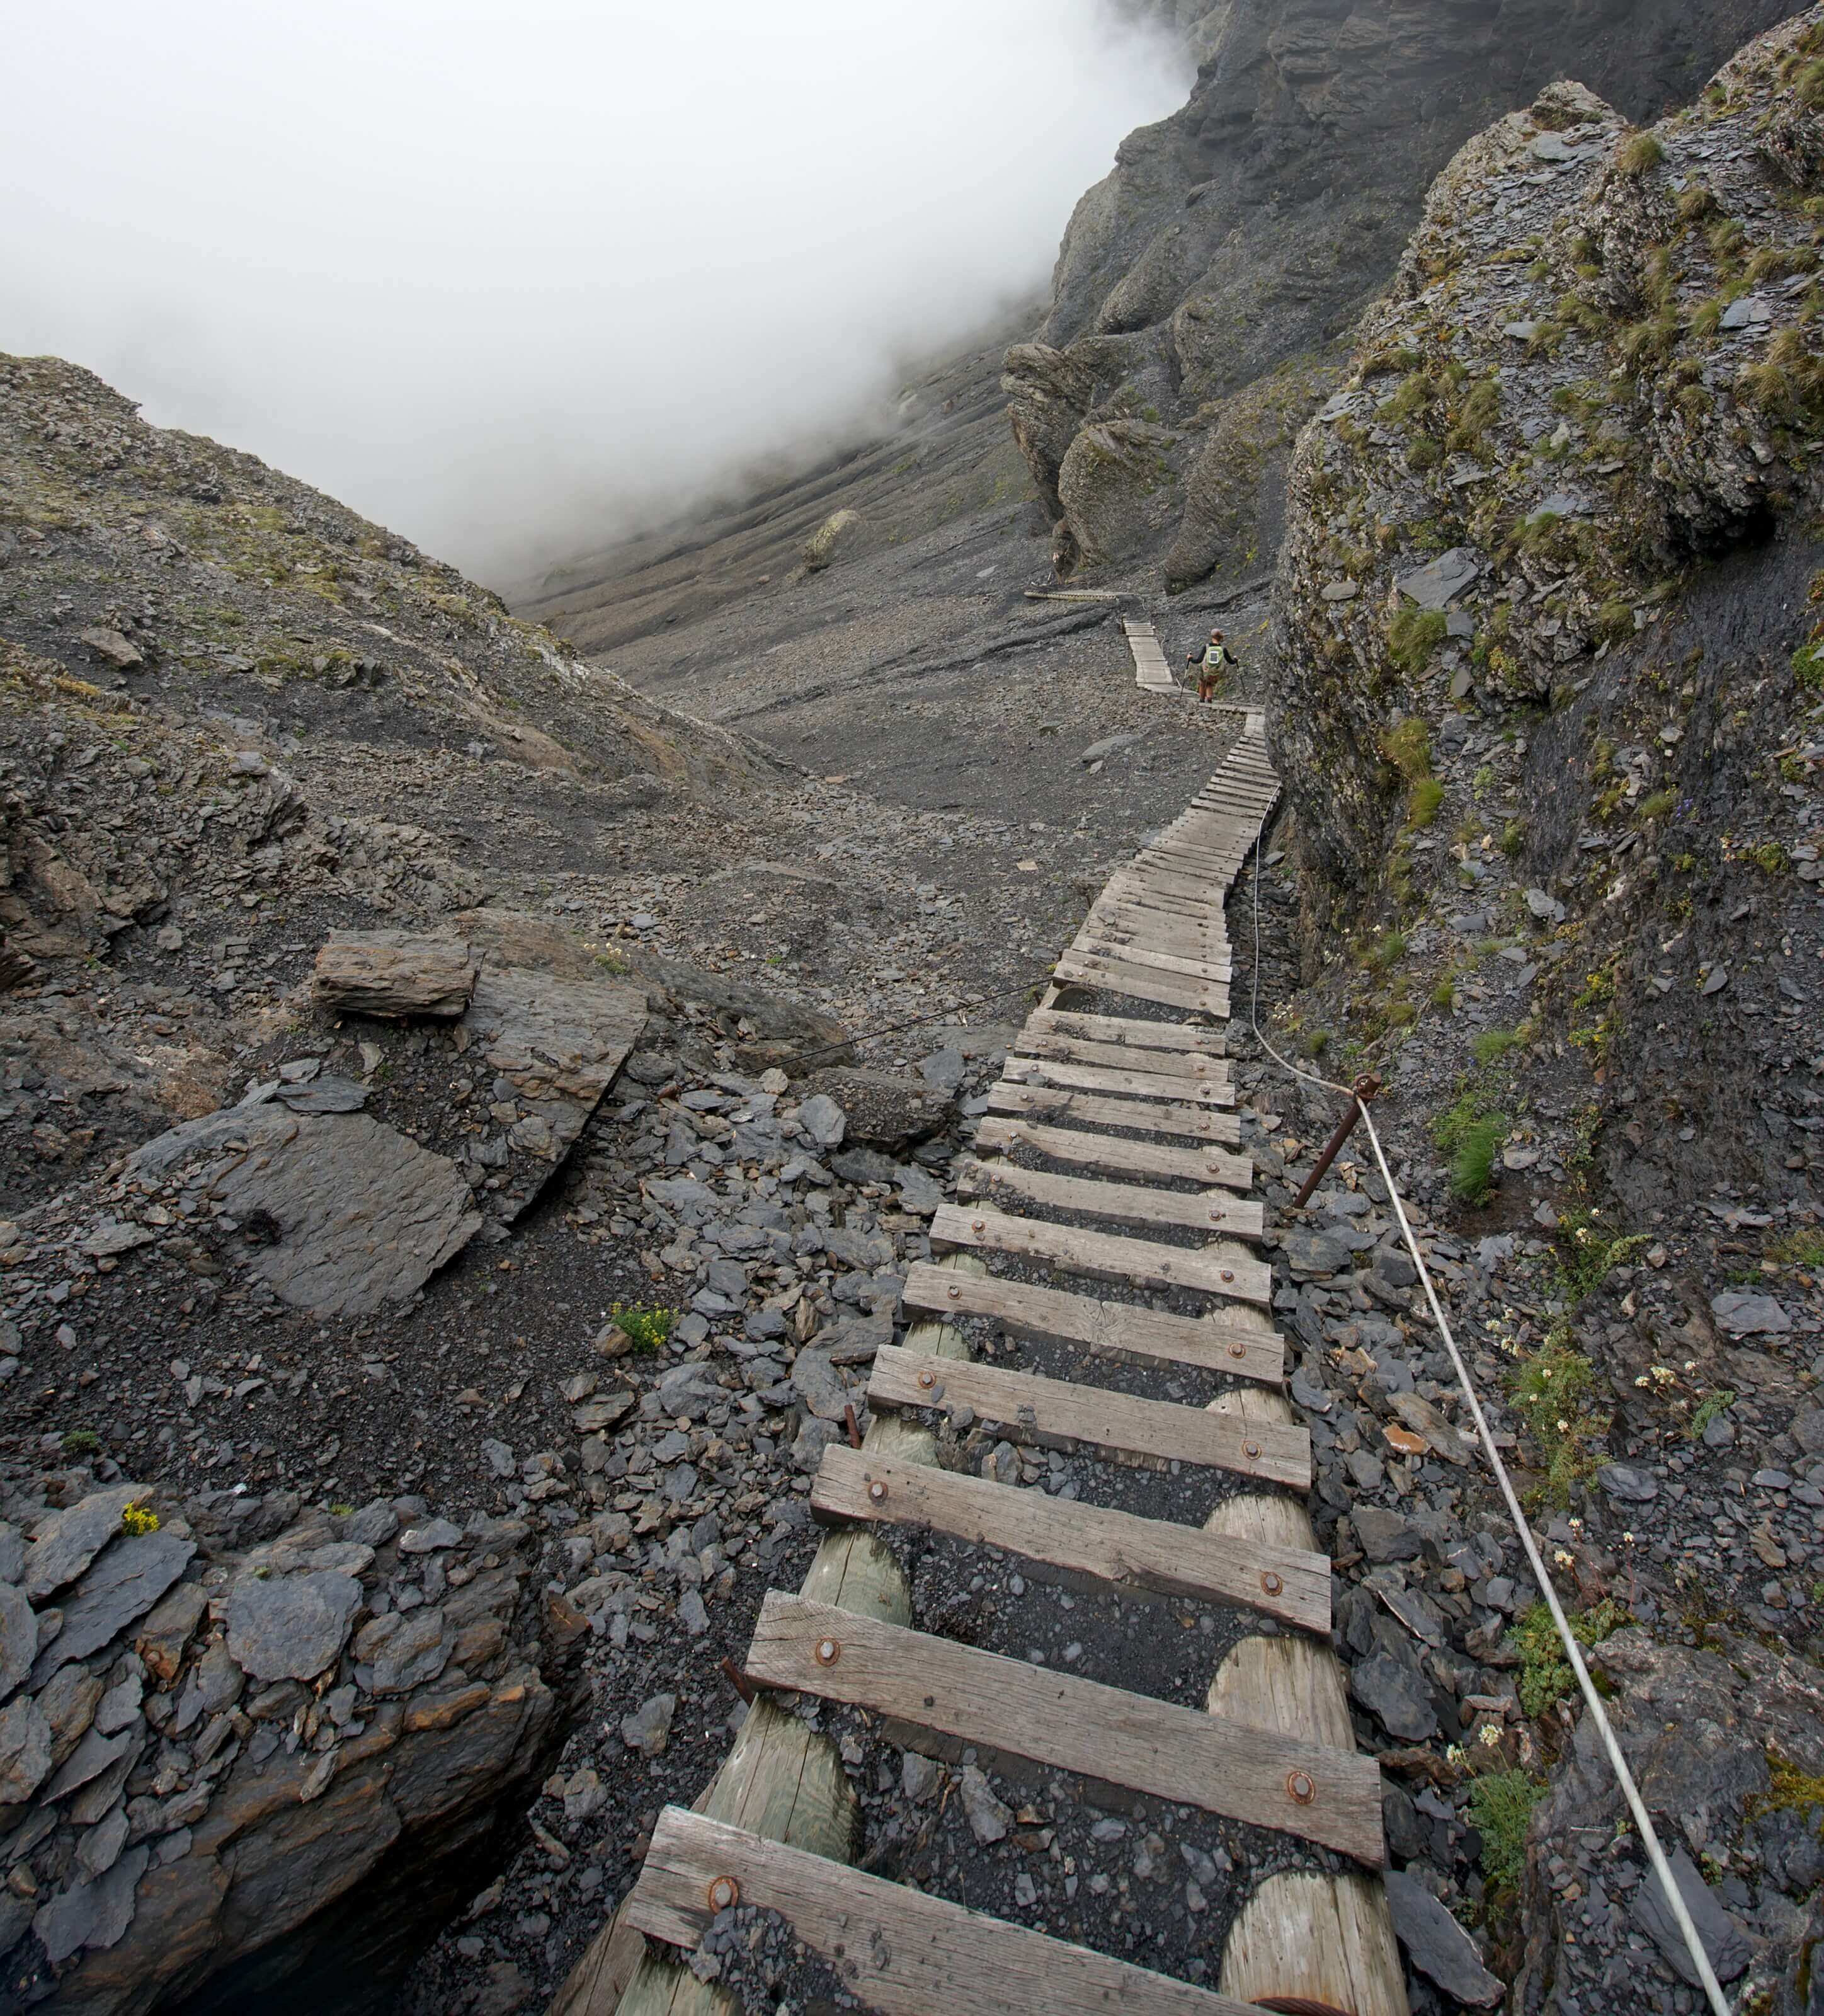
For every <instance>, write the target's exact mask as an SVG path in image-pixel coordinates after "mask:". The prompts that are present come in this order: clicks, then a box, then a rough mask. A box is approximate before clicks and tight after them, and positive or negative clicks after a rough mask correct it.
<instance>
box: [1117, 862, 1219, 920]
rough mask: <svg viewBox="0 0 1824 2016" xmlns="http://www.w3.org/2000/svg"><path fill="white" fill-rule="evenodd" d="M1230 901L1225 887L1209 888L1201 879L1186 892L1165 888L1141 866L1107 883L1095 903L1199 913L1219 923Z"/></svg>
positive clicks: (1178, 913)
mask: <svg viewBox="0 0 1824 2016" xmlns="http://www.w3.org/2000/svg"><path fill="white" fill-rule="evenodd" d="M1228 901H1229V897H1228V893H1227V891H1225V890H1222V889H1211V888H1208V887H1205V886H1204V885H1203V884H1201V883H1200V884H1198V885H1197V887H1196V888H1195V889H1191V890H1187V891H1182V892H1180V891H1171V890H1161V889H1160V888H1158V887H1157V886H1155V885H1154V884H1153V883H1151V882H1149V881H1145V880H1142V877H1141V876H1140V874H1139V870H1138V869H1131V868H1123V869H1117V871H1116V872H1115V873H1113V875H1111V876H1110V877H1109V878H1108V880H1106V882H1105V883H1104V884H1103V886H1102V894H1101V895H1099V897H1097V898H1096V899H1095V907H1096V908H1097V909H1106V907H1108V906H1109V905H1126V906H1127V907H1128V908H1130V909H1146V910H1157V911H1162V912H1164V913H1167V914H1169V915H1170V916H1178V917H1195V918H1197V919H1200V920H1202V921H1203V922H1205V923H1218V924H1219V923H1221V922H1222V920H1223V919H1224V916H1225V913H1226V905H1227V904H1228Z"/></svg>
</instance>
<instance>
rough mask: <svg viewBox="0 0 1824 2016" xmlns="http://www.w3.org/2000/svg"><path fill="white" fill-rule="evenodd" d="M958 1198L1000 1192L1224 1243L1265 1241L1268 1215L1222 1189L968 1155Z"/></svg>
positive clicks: (959, 1167)
mask: <svg viewBox="0 0 1824 2016" xmlns="http://www.w3.org/2000/svg"><path fill="white" fill-rule="evenodd" d="M955 1170H956V1193H957V1195H958V1196H959V1197H980V1196H982V1195H984V1194H985V1193H993V1192H995V1191H997V1190H998V1191H999V1192H1000V1193H1001V1194H1002V1197H1007V1196H1009V1195H1011V1196H1013V1197H1024V1198H1027V1200H1029V1201H1031V1203H1034V1204H1040V1205H1042V1206H1044V1207H1045V1208H1046V1209H1047V1210H1049V1211H1084V1212H1086V1213H1088V1215H1091V1216H1092V1217H1095V1218H1112V1219H1113V1220H1114V1221H1115V1222H1116V1223H1117V1225H1182V1226H1184V1227H1185V1229H1187V1230H1188V1231H1191V1232H1206V1233H1211V1235H1212V1236H1215V1235H1220V1236H1221V1237H1223V1238H1225V1239H1247V1240H1260V1239H1263V1238H1265V1236H1266V1213H1265V1210H1264V1208H1262V1206H1261V1202H1260V1200H1259V1199H1258V1198H1257V1197H1230V1196H1229V1195H1228V1194H1227V1193H1225V1192H1224V1191H1221V1190H1203V1191H1200V1192H1198V1193H1195V1194H1193V1193H1192V1192H1190V1191H1189V1190H1160V1189H1158V1188H1157V1187H1156V1186H1153V1185H1150V1184H1146V1183H1108V1182H1106V1181H1104V1180H1103V1179H1101V1178H1099V1177H1096V1176H1069V1175H1057V1174H1056V1173H1055V1172H1053V1171H1052V1170H1049V1169H1026V1168H1021V1167H1020V1165H1019V1164H1018V1163H1017V1162H1004V1161H995V1162H984V1161H978V1160H977V1158H976V1157H974V1156H973V1155H971V1156H966V1157H964V1158H963V1160H962V1161H960V1162H959V1163H957V1164H956V1165H955Z"/></svg>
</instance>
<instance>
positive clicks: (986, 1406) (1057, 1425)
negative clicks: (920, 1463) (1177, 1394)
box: [868, 1344, 1311, 1491]
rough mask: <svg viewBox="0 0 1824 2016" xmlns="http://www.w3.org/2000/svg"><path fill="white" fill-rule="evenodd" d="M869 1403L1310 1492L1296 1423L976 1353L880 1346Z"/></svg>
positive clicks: (1019, 1438) (1305, 1435)
mask: <svg viewBox="0 0 1824 2016" xmlns="http://www.w3.org/2000/svg"><path fill="white" fill-rule="evenodd" d="M868 1402H869V1406H883V1407H940V1406H941V1407H943V1408H944V1409H947V1410H948V1409H952V1408H955V1407H958V1406H969V1407H973V1409H975V1411H976V1413H977V1414H978V1415H979V1416H980V1417H981V1418H982V1419H983V1420H984V1421H992V1422H995V1423H998V1424H999V1426H1000V1429H1001V1432H1002V1434H1004V1435H1006V1438H1007V1439H1008V1440H1009V1442H1038V1443H1040V1444H1042V1445H1059V1444H1067V1445H1070V1446H1071V1447H1073V1448H1083V1449H1100V1450H1102V1451H1103V1452H1104V1453H1106V1454H1108V1455H1110V1456H1122V1457H1133V1456H1146V1457H1151V1458H1153V1460H1156V1461H1160V1462H1165V1463H1197V1464H1200V1466H1201V1467H1203V1468H1204V1469H1206V1470H1226V1471H1233V1472H1234V1473H1235V1474H1236V1475H1237V1476H1240V1477H1257V1478H1262V1479H1264V1480H1265V1481H1268V1482H1269V1483H1273V1484H1284V1485H1290V1488H1291V1489H1293V1490H1294V1491H1308V1490H1309V1489H1311V1436H1310V1434H1309V1432H1308V1431H1307V1430H1306V1429H1305V1428H1304V1427H1302V1426H1301V1424H1298V1423H1297V1422H1296V1421H1293V1422H1259V1421H1250V1420H1243V1419H1242V1418H1241V1417H1239V1415H1233V1414H1218V1413H1211V1412H1209V1411H1208V1410H1207V1409H1204V1408H1202V1407H1181V1406H1175V1405H1174V1404H1173V1403H1172V1402H1171V1401H1169V1400H1141V1399H1135V1396H1134V1395H1132V1394H1131V1393H1116V1392H1112V1391H1110V1390H1109V1389H1108V1388H1106V1387H1103V1386H1077V1385H1074V1384H1071V1383H1070V1381H1067V1380H1063V1379H1041V1378H1039V1377H1037V1376H1036V1375H1035V1374H1034V1373H1031V1372H1018V1371H1015V1370H1012V1369H1011V1368H1010V1367H1009V1366H1002V1365H989V1364H987V1363H984V1362H982V1361H981V1360H980V1359H952V1360H948V1361H946V1362H945V1363H943V1364H941V1365H940V1364H938V1363H937V1362H936V1361H935V1360H934V1359H930V1358H926V1357H923V1356H921V1355H920V1354H919V1353H918V1352H910V1351H902V1350H901V1349H900V1348H899V1347H898V1345H890V1344H888V1345H882V1346H881V1347H880V1352H879V1353H878V1354H877V1355H876V1358H875V1360H874V1365H873V1369H872V1371H871V1372H870V1373H869V1378H868Z"/></svg>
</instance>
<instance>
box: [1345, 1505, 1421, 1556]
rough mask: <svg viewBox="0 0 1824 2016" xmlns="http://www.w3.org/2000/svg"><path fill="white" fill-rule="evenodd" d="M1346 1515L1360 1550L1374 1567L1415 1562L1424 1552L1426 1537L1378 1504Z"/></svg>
mask: <svg viewBox="0 0 1824 2016" xmlns="http://www.w3.org/2000/svg"><path fill="white" fill-rule="evenodd" d="M1349 1516H1350V1518H1351V1521H1353V1523H1354V1525H1355V1537H1356V1539H1358V1540H1359V1541H1360V1542H1361V1543H1362V1552H1363V1553H1365V1555H1367V1557H1368V1558H1369V1560H1370V1561H1373V1562H1375V1563H1376V1564H1381V1563H1384V1562H1387V1561H1416V1560H1417V1559H1418V1557H1419V1554H1420V1553H1422V1552H1423V1549H1424V1546H1425V1536H1424V1535H1423V1534H1422V1533H1421V1532H1419V1528H1417V1527H1416V1526H1415V1525H1412V1524H1411V1523H1410V1522H1409V1521H1406V1520H1405V1519H1402V1518H1401V1517H1400V1515H1399V1514H1398V1513H1397V1512H1388V1511H1385V1510H1383V1509H1382V1508H1381V1507H1380V1506H1378V1505H1358V1506H1357V1507H1355V1509H1354V1510H1353V1511H1352V1512H1351V1514H1350V1515H1349Z"/></svg>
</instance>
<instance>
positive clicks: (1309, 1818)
mask: <svg viewBox="0 0 1824 2016" xmlns="http://www.w3.org/2000/svg"><path fill="white" fill-rule="evenodd" d="M747 1670H748V1672H749V1673H750V1674H751V1675H752V1676H753V1677H754V1679H757V1680H758V1681H759V1682H761V1684H762V1685H764V1686H767V1687H789V1688H790V1689H792V1690H793V1691H794V1692H797V1693H799V1694H816V1695H818V1696H820V1697H822V1699H824V1700H826V1701H844V1702H847V1703H848V1704H850V1705H851V1706H854V1707H857V1708H872V1709H873V1710H874V1711H875V1712H876V1713H878V1714H881V1715H892V1716H894V1717H896V1718H897V1719H899V1720H901V1721H902V1722H906V1723H911V1724H912V1726H914V1727H916V1728H923V1729H929V1730H935V1731H936V1732H937V1733H939V1734H941V1735H944V1736H948V1737H954V1738H955V1739H956V1740H957V1741H960V1742H962V1743H973V1744H981V1745H987V1746H989V1747H991V1748H995V1749H997V1750H1004V1751H1010V1752H1012V1753H1013V1755H1015V1756H1019V1757H1027V1758H1030V1759H1032V1760H1033V1761H1034V1762H1037V1763H1041V1764H1049V1765H1050V1766H1052V1767H1053V1769H1057V1770H1062V1771H1074V1772H1075V1773H1077V1774H1078V1775H1080V1776H1081V1777H1086V1778H1091V1779H1094V1780H1099V1782H1100V1783H1102V1784H1114V1785H1121V1786H1124V1787H1127V1788H1128V1790H1129V1791H1136V1792H1146V1793H1150V1794H1151V1795H1153V1797H1154V1798H1162V1799H1171V1800H1175V1801H1176V1802H1179V1803H1181V1804H1185V1805H1196V1806H1201V1807H1202V1808H1203V1809H1204V1810H1205V1811H1206V1812H1207V1813H1222V1814H1225V1815H1227V1816H1229V1818H1231V1819H1233V1820H1247V1821H1250V1822H1251V1823H1253V1824H1254V1825H1255V1826H1257V1827H1272V1828H1274V1829H1275V1830H1276V1831H1279V1832H1281V1833H1284V1834H1297V1835H1298V1836H1300V1837H1301V1838H1303V1839H1304V1840H1307V1841H1321V1842H1322V1844H1323V1845H1325V1846H1326V1848H1333V1849H1336V1850H1337V1852H1339V1853H1340V1854H1343V1855H1347V1856H1352V1857H1354V1859H1355V1860H1357V1861H1358V1862H1364V1863H1369V1865H1370V1866H1371V1867H1376V1868H1378V1867H1380V1865H1381V1863H1382V1862H1383V1859H1384V1855H1383V1845H1382V1837H1381V1820H1380V1769H1379V1767H1378V1766H1376V1764H1375V1762H1373V1760H1372V1759H1371V1758H1365V1757H1357V1756H1355V1755H1351V1754H1350V1753H1348V1752H1347V1751H1340V1750H1331V1749H1327V1748H1324V1747H1322V1745H1320V1744H1315V1743H1301V1742H1298V1741H1294V1740H1291V1739H1289V1738H1287V1737H1280V1736H1273V1735H1269V1734H1267V1733H1264V1732H1263V1731H1261V1730H1252V1729H1244V1728H1241V1727H1239V1726H1232V1725H1231V1724H1229V1723H1225V1722H1224V1721H1221V1719H1218V1717H1216V1716H1214V1715H1207V1714H1205V1713H1204V1712H1203V1710H1202V1709H1200V1708H1179V1707H1178V1706H1176V1705H1175V1704H1173V1703H1171V1702H1169V1701H1151V1700H1149V1699H1148V1698H1147V1697H1146V1696H1144V1695H1142V1694H1128V1693H1125V1692H1124V1691H1123V1690H1121V1688H1119V1687H1103V1686H1102V1685H1100V1684H1099V1683H1097V1682H1095V1681H1094V1680H1080V1679H1076V1678H1074V1676H1070V1675H1069V1674H1066V1673H1060V1672H1054V1671H1053V1670H1052V1669H1051V1668H1049V1667H1046V1666H1034V1665H1031V1664H1030V1663H1028V1661H1026V1660H1024V1659H1009V1658H1003V1657H1002V1656H1001V1655H1000V1654H998V1653H994V1652H982V1651H976V1650H974V1649H973V1647H968V1646H963V1645H953V1644H952V1643H950V1642H949V1640H947V1639H944V1638H935V1637H932V1636H930V1635H929V1634H927V1633H924V1632H921V1631H907V1630H903V1629H899V1628H898V1627H897V1626H895V1625H890V1624H882V1623H880V1622H877V1621H876V1620H875V1619H874V1618H861V1617H851V1615H849V1614H848V1612H847V1611H843V1610H830V1609H826V1607H823V1606H822V1604H812V1603H806V1602H805V1601H804V1599H803V1598H802V1597H793V1596H785V1595H782V1594H781V1593H779V1590H777V1589H772V1590H769V1591H768V1593H767V1596H766V1599H765V1600H764V1603H763V1604H761V1611H760V1620H759V1622H758V1623H757V1625H756V1626H755V1628H754V1640H753V1643H751V1644H750V1646H749V1647H748V1651H747Z"/></svg>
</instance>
